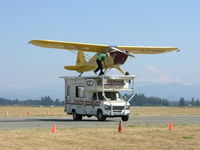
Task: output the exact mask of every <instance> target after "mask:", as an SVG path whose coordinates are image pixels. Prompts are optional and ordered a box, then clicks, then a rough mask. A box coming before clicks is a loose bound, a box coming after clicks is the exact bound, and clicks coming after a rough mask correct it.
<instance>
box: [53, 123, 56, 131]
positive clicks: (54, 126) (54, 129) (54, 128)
mask: <svg viewBox="0 0 200 150" xmlns="http://www.w3.org/2000/svg"><path fill="white" fill-rule="evenodd" d="M52 133H56V125H55V124H54V125H53V127H52Z"/></svg>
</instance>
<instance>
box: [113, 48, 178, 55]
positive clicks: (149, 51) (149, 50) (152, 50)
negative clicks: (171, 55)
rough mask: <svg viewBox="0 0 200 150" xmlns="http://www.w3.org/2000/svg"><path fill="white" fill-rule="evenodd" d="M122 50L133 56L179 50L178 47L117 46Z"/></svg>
mask: <svg viewBox="0 0 200 150" xmlns="http://www.w3.org/2000/svg"><path fill="white" fill-rule="evenodd" d="M117 48H118V49H120V50H126V51H128V52H129V53H133V54H160V53H166V52H170V51H175V50H178V48H176V47H153V46H117Z"/></svg>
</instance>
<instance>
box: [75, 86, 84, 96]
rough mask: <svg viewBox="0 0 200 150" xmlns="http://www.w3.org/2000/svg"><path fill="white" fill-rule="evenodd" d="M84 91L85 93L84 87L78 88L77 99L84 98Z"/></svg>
mask: <svg viewBox="0 0 200 150" xmlns="http://www.w3.org/2000/svg"><path fill="white" fill-rule="evenodd" d="M84 91H85V88H84V87H83V86H76V97H78V98H83V97H84Z"/></svg>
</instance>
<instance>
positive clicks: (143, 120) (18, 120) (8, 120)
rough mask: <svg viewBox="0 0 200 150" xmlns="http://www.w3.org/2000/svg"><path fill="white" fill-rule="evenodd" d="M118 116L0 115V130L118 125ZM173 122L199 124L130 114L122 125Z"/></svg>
mask: <svg viewBox="0 0 200 150" xmlns="http://www.w3.org/2000/svg"><path fill="white" fill-rule="evenodd" d="M119 121H120V118H107V120H106V121H98V120H97V119H96V117H91V118H87V117H84V118H83V120H82V121H73V120H72V118H71V117H0V130H10V129H40V128H51V127H52V125H53V124H55V125H56V126H57V128H77V127H109V126H116V127H117V126H118V124H119ZM170 121H172V122H173V124H200V115H198V116H131V117H130V119H129V121H127V122H123V124H124V125H153V124H157V125H166V126H168V124H169V122H170Z"/></svg>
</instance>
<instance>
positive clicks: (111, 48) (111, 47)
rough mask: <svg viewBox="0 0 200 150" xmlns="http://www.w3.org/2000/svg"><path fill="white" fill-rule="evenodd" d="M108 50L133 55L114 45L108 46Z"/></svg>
mask: <svg viewBox="0 0 200 150" xmlns="http://www.w3.org/2000/svg"><path fill="white" fill-rule="evenodd" d="M109 51H110V52H112V51H117V52H120V53H124V54H126V55H128V56H131V57H135V56H134V55H133V54H130V53H128V52H126V51H122V50H120V49H118V48H117V47H114V46H109Z"/></svg>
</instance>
